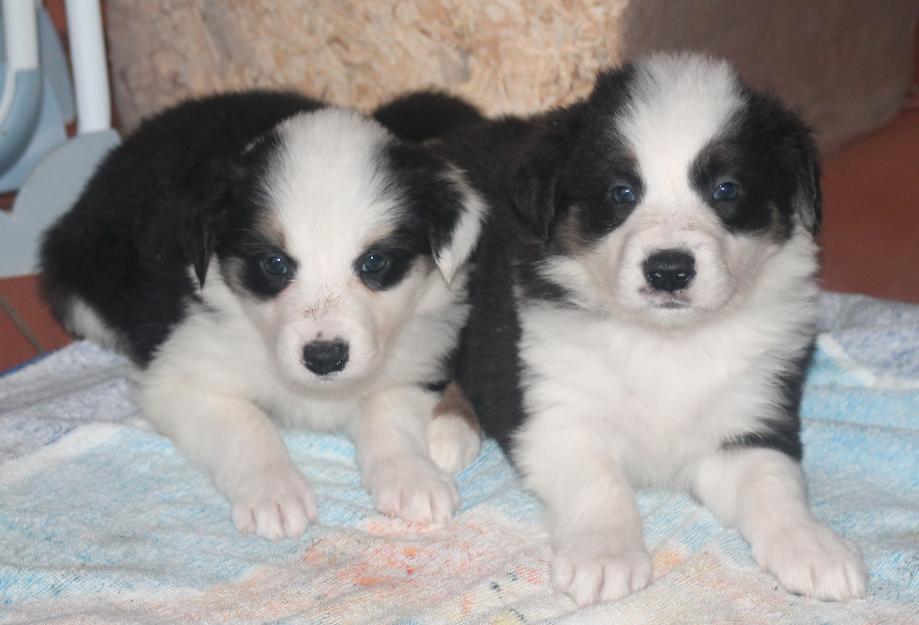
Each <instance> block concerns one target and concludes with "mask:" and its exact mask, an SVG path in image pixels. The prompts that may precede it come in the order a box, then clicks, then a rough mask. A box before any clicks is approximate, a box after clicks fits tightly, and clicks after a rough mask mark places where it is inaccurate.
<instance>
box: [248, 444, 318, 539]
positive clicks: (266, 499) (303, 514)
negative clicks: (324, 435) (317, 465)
mask: <svg viewBox="0 0 919 625" xmlns="http://www.w3.org/2000/svg"><path fill="white" fill-rule="evenodd" d="M230 503H231V504H232V506H233V524H234V525H236V529H238V530H239V531H240V532H241V533H243V534H256V535H257V536H261V537H262V538H267V539H268V540H280V539H282V538H296V537H298V536H300V535H301V534H303V532H304V530H306V526H307V525H309V523H310V521H315V520H316V518H317V513H316V496H315V495H314V494H313V489H312V488H311V487H310V485H309V482H307V481H306V478H305V477H304V476H303V474H302V473H301V472H300V471H299V470H298V469H297V467H295V466H294V465H293V464H291V463H289V462H288V463H285V464H278V465H275V466H272V467H270V468H267V469H261V470H259V471H256V472H254V473H251V474H248V475H245V476H243V477H242V478H240V479H239V480H238V481H237V484H236V485H234V487H233V493H232V494H231V496H230Z"/></svg>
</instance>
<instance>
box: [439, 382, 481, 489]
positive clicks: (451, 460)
mask: <svg viewBox="0 0 919 625" xmlns="http://www.w3.org/2000/svg"><path fill="white" fill-rule="evenodd" d="M481 446H482V430H481V429H480V428H479V420H478V417H476V414H475V410H474V409H473V407H472V404H470V403H469V400H468V399H466V396H465V395H464V394H463V391H462V389H460V387H459V385H458V384H457V383H456V382H450V384H448V385H447V388H446V389H444V394H443V397H441V398H440V401H439V402H437V405H436V406H435V407H434V415H433V418H432V419H431V421H430V423H428V448H429V449H430V452H431V459H432V460H434V464H436V465H437V466H439V467H440V468H441V469H443V470H444V471H446V472H447V473H450V474H452V475H455V474H457V473H459V472H460V471H461V470H463V469H464V468H465V467H467V466H468V465H469V463H471V462H472V461H473V460H475V457H476V456H477V455H479V449H480V448H481Z"/></svg>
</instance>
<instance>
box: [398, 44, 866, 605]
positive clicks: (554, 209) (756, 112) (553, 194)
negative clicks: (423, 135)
mask: <svg viewBox="0 0 919 625" xmlns="http://www.w3.org/2000/svg"><path fill="white" fill-rule="evenodd" d="M415 114H417V111H416V112H415ZM390 115H392V112H390ZM432 115H434V116H436V115H437V111H434V112H433V113H432ZM407 121H408V120H406V122H407ZM443 146H444V148H445V149H446V150H447V152H448V153H449V154H450V155H451V157H452V158H455V159H457V162H459V163H460V164H461V166H463V167H465V168H466V169H467V170H468V171H469V173H470V175H471V176H472V179H473V181H474V185H475V186H477V187H478V188H480V189H481V191H482V192H483V194H484V195H485V197H486V198H488V200H489V201H490V202H491V203H492V204H493V205H494V206H495V210H494V212H493V214H491V215H490V216H489V218H488V220H487V222H486V224H485V226H484V231H483V239H482V241H481V242H480V244H479V249H478V251H477V252H476V256H475V268H474V269H473V270H472V274H471V276H472V277H471V280H472V282H471V285H470V289H471V291H470V293H471V303H472V310H471V312H470V318H469V321H468V325H467V326H466V328H465V329H464V332H463V340H462V342H461V347H460V350H459V354H458V357H457V360H456V365H457V367H458V369H457V376H458V380H459V383H460V385H461V387H462V388H463V390H464V391H465V393H466V394H467V396H468V398H469V399H470V400H471V402H472V404H473V406H474V408H475V411H476V412H477V413H478V416H479V419H480V421H481V424H482V427H483V429H484V431H485V433H486V434H488V435H491V436H493V437H495V438H496V439H497V440H498V441H499V442H500V443H501V444H502V445H503V447H504V448H505V449H506V450H507V451H508V452H509V454H510V456H511V457H512V459H513V460H514V462H515V463H516V466H517V467H518V468H519V470H520V472H521V474H522V476H523V479H524V482H525V484H526V485H527V486H528V487H529V488H530V489H532V490H533V491H534V492H535V493H536V494H537V495H538V496H539V497H540V498H541V499H542V500H543V502H544V503H545V505H546V508H547V512H548V518H549V522H550V524H551V536H552V542H553V546H554V549H555V555H554V558H553V562H552V566H551V573H552V579H553V582H554V584H555V586H556V587H557V588H558V589H560V590H562V591H564V592H566V593H568V594H569V595H570V596H571V597H573V598H574V600H575V601H576V603H577V604H578V605H580V606H583V605H588V604H592V603H595V602H597V601H610V600H614V599H617V598H619V597H622V596H624V595H627V594H629V593H631V592H634V591H636V590H639V589H640V588H642V587H644V586H645V585H647V584H648V583H649V582H650V580H651V563H650V560H649V557H648V552H647V549H646V547H645V544H644V542H643V538H642V530H641V520H640V518H639V513H638V508H637V507H636V502H635V494H634V493H635V489H636V488H642V487H648V486H657V487H661V486H662V487H672V488H680V489H686V490H688V491H689V492H690V493H692V494H693V495H694V496H695V497H696V498H698V499H699V500H700V501H701V502H702V503H704V504H705V505H707V506H708V507H709V508H710V510H711V511H712V512H713V513H714V514H715V515H716V516H717V517H718V518H719V519H720V520H721V521H722V522H723V523H725V524H727V525H731V526H735V527H737V528H738V529H739V531H740V532H741V534H742V535H743V536H744V537H745V538H746V539H747V540H748V541H749V542H750V543H751V545H752V547H753V554H754V557H755V558H756V560H757V562H758V563H759V564H760V565H761V566H762V567H763V568H764V569H766V570H768V571H769V572H771V573H772V574H773V575H775V577H776V578H778V580H779V581H780V582H781V584H782V585H783V586H784V587H785V588H787V589H788V590H790V591H792V592H796V593H801V594H804V595H808V596H812V597H817V598H821V599H834V600H846V599H852V598H857V597H863V596H865V587H866V569H865V566H864V564H863V562H862V559H861V556H860V554H859V552H858V549H857V548H856V547H855V546H854V545H853V544H851V543H850V542H848V541H846V540H844V539H842V538H840V537H839V536H838V535H836V534H835V533H833V532H832V531H831V530H830V529H828V528H826V527H824V526H823V525H821V524H820V523H819V522H818V521H817V519H815V518H814V516H813V514H812V513H811V512H810V510H809V508H808V504H807V496H806V493H805V480H804V476H803V474H802V471H801V466H800V460H801V454H802V449H801V441H800V438H799V429H800V421H799V416H798V404H799V399H800V393H801V386H802V381H803V376H804V367H805V363H806V361H807V358H808V355H809V350H810V348H811V345H812V342H813V338H814V333H815V317H816V305H815V301H816V297H817V292H818V287H817V282H816V279H815V274H816V272H817V246H816V244H815V241H814V235H815V233H816V232H817V229H818V226H819V223H820V189H819V172H818V168H817V162H816V150H815V147H814V144H813V141H812V139H811V137H810V133H809V131H808V129H807V128H806V127H805V126H804V125H803V124H802V123H801V122H800V121H799V120H798V118H797V117H795V116H794V115H793V114H792V113H790V112H789V111H788V110H787V109H786V108H785V107H783V106H782V105H781V104H780V103H779V102H778V101H776V100H775V99H773V98H771V97H769V96H767V95H763V94H761V93H757V92H754V91H751V90H750V89H749V88H748V87H746V86H745V85H744V84H743V83H742V82H741V81H740V79H739V78H738V76H737V75H736V74H735V72H734V71H733V70H732V69H731V68H730V67H729V66H728V64H727V63H725V62H722V61H716V60H712V59H709V58H706V57H702V56H696V55H689V54H684V55H664V54H658V55H652V56H648V57H645V58H642V59H640V60H638V61H636V62H635V63H633V64H630V65H626V66H624V67H622V68H620V69H615V70H612V71H607V72H604V73H602V74H601V75H600V76H599V77H598V78H597V81H596V84H595V87H594V90H593V92H592V93H591V94H590V96H589V97H588V98H587V99H586V100H584V101H581V102H579V103H577V104H575V105H573V106H571V107H569V108H567V109H563V110H558V111H554V112H550V113H547V114H545V115H543V116H540V117H536V118H533V119H529V120H523V119H516V118H505V119H503V120H497V121H494V122H482V123H478V124H471V125H469V126H467V127H465V128H462V129H460V130H458V131H455V132H450V133H447V135H446V136H445V137H444V141H443Z"/></svg>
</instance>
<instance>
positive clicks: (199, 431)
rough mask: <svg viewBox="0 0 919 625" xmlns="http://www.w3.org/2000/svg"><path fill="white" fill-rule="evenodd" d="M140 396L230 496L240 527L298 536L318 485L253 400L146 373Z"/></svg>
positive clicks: (275, 536)
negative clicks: (164, 381)
mask: <svg viewBox="0 0 919 625" xmlns="http://www.w3.org/2000/svg"><path fill="white" fill-rule="evenodd" d="M139 400H140V404H141V407H142V409H143V411H144V412H145V413H146V415H147V417H148V418H149V419H150V421H151V422H152V423H153V425H154V426H155V427H156V428H157V429H158V430H159V431H160V432H161V433H163V434H164V435H166V436H168V437H169V438H171V439H172V441H173V443H174V444H175V446H176V448H178V450H179V451H180V452H182V453H183V454H185V455H186V456H187V457H188V458H189V459H190V460H191V461H192V462H193V463H194V464H195V465H197V466H198V468H200V469H201V470H202V471H204V472H205V473H206V474H207V475H208V476H209V477H210V478H211V480H212V481H213V483H214V485H215V486H216V487H217V490H219V491H220V492H221V493H223V495H224V496H226V497H227V499H229V500H230V503H231V505H232V507H233V522H234V524H235V525H236V528H237V529H238V530H239V531H240V532H242V533H243V534H249V533H255V534H257V535H259V536H261V537H263V538H267V539H269V540H279V539H281V538H292V537H296V536H299V535H301V534H302V533H303V531H304V530H305V529H306V526H307V525H308V523H309V521H310V520H315V519H316V499H315V496H314V494H313V490H312V488H310V485H309V484H308V483H307V481H306V478H305V477H304V476H303V474H302V473H301V472H300V470H299V469H297V467H296V466H294V464H293V462H292V461H291V460H290V456H289V455H288V453H287V448H286V447H285V446H284V441H283V440H282V439H281V435H280V433H279V432H278V430H277V428H276V427H275V425H274V424H273V423H272V422H271V420H270V419H269V418H268V417H267V416H266V415H265V414H264V413H263V412H262V411H261V410H260V409H259V408H258V407H256V406H255V405H254V404H252V403H251V402H249V401H248V400H246V399H245V398H242V397H233V396H227V395H218V394H215V393H213V392H212V391H210V390H208V389H206V388H198V387H191V386H188V385H187V384H184V385H183V384H180V383H175V384H169V385H164V384H161V383H159V384H155V383H149V382H148V383H144V381H143V380H142V381H141V389H140V397H139Z"/></svg>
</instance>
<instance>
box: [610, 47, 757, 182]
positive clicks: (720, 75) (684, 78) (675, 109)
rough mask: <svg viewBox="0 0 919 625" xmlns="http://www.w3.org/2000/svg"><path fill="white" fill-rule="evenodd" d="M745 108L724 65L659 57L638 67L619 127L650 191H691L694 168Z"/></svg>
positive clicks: (737, 85) (680, 56)
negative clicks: (739, 110)
mask: <svg viewBox="0 0 919 625" xmlns="http://www.w3.org/2000/svg"><path fill="white" fill-rule="evenodd" d="M741 105H742V100H741V96H740V83H739V81H738V79H737V76H736V74H735V73H734V71H733V70H732V69H731V67H730V66H729V65H728V64H727V63H726V62H725V61H720V60H715V59H711V58H709V57H705V56H701V55H696V54H654V55H652V56H649V57H647V58H645V59H643V60H641V61H639V62H638V63H636V65H635V76H634V78H633V80H632V82H631V84H630V86H629V103H628V105H627V106H626V107H625V109H624V110H623V112H622V113H621V114H620V115H619V116H618V118H617V123H616V125H617V129H618V130H619V132H620V133H621V134H622V136H623V137H624V138H625V141H626V143H627V145H628V146H629V148H630V149H631V150H632V152H633V153H634V155H635V157H636V158H637V160H638V166H639V170H640V172H641V176H642V179H643V181H644V183H645V189H646V193H647V194H649V195H650V196H655V195H657V194H658V193H668V192H672V191H674V190H675V189H674V185H677V186H678V187H679V188H688V184H689V183H688V175H687V174H688V171H689V166H690V164H691V163H692V162H693V160H694V159H695V158H696V156H697V155H698V154H699V152H700V150H702V148H704V147H705V145H706V144H708V143H709V141H711V140H712V138H713V137H715V136H717V135H718V134H719V132H720V131H721V130H722V129H723V128H724V127H725V125H726V124H727V122H728V121H729V120H730V119H731V116H732V115H733V114H734V113H735V111H737V109H738V108H739V107H740V106H741ZM681 183H685V187H684V185H683V184H681ZM646 199H650V198H649V197H648V196H646Z"/></svg>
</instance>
